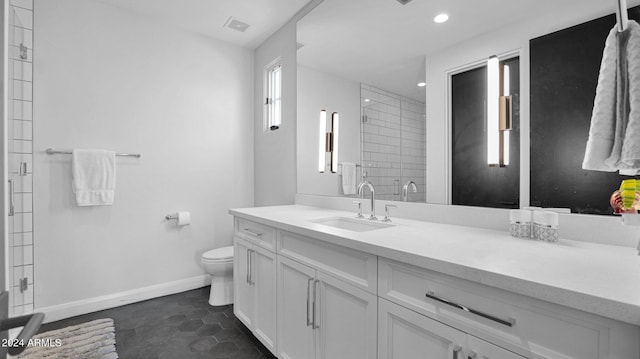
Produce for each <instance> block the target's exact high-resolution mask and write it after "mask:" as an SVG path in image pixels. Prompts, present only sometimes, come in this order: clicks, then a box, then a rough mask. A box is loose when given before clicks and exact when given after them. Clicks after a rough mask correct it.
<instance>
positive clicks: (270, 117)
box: [264, 58, 282, 131]
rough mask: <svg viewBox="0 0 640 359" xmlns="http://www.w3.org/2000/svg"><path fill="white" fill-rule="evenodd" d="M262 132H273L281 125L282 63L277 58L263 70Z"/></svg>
mask: <svg viewBox="0 0 640 359" xmlns="http://www.w3.org/2000/svg"><path fill="white" fill-rule="evenodd" d="M264 75H265V91H264V92H265V96H264V97H265V103H264V124H265V126H264V127H265V128H264V130H265V131H267V130H271V131H275V130H277V129H278V128H280V125H281V124H282V110H281V108H282V61H281V59H280V58H277V59H276V60H274V61H273V62H271V63H270V64H269V65H267V66H266V67H265V69H264Z"/></svg>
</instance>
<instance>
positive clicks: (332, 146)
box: [318, 110, 340, 173]
mask: <svg viewBox="0 0 640 359" xmlns="http://www.w3.org/2000/svg"><path fill="white" fill-rule="evenodd" d="M339 128H340V116H339V115H338V113H337V112H334V113H332V114H331V131H330V132H327V111H326V110H322V111H320V121H319V129H318V171H319V172H320V173H324V170H325V167H326V155H327V152H329V153H331V172H332V173H336V172H338V130H339Z"/></svg>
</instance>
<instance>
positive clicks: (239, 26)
mask: <svg viewBox="0 0 640 359" xmlns="http://www.w3.org/2000/svg"><path fill="white" fill-rule="evenodd" d="M222 26H223V27H228V28H230V29H233V30H237V31H240V32H245V31H247V29H248V28H249V24H247V23H246V22H242V21H240V20H238V19H236V18H234V17H233V16H230V17H229V20H227V22H225V23H224V25H222Z"/></svg>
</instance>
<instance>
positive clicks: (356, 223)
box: [311, 217, 393, 232]
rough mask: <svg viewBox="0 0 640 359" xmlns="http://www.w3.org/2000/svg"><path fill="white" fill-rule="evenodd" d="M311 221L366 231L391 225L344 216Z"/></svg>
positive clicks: (349, 229) (356, 230)
mask: <svg viewBox="0 0 640 359" xmlns="http://www.w3.org/2000/svg"><path fill="white" fill-rule="evenodd" d="M311 222H313V223H317V224H322V225H323V226H329V227H335V228H340V229H346V230H348V231H354V232H368V231H374V230H376V229H382V228H389V227H393V224H388V223H382V222H374V221H370V220H367V219H356V218H346V217H331V218H321V219H316V220H313V221H311Z"/></svg>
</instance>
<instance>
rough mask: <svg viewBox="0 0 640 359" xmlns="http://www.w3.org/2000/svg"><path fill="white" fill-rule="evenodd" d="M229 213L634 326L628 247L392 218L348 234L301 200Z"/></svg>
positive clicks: (639, 292)
mask: <svg viewBox="0 0 640 359" xmlns="http://www.w3.org/2000/svg"><path fill="white" fill-rule="evenodd" d="M229 213H230V214H232V215H234V216H237V217H240V218H245V219H248V220H252V221H256V222H259V223H263V224H266V225H270V226H275V227H278V228H281V229H284V230H287V231H290V232H294V233H298V234H301V235H306V236H313V237H316V238H319V239H320V240H324V241H327V242H330V243H334V244H338V245H342V246H345V247H349V248H352V249H356V250H360V251H364V252H367V253H371V254H374V255H377V256H381V257H386V258H390V259H393V260H397V261H400V262H404V263H408V264H413V265H416V266H419V267H423V268H426V269H431V270H434V271H438V272H442V273H444V274H448V275H451V276H455V277H459V278H463V279H466V280H470V281H474V282H478V283H482V284H486V285H489V286H493V287H496V288H500V289H504V290H507V291H510V292H514V293H518V294H522V295H525V296H529V297H533V298H537V299H541V300H545V301H548V302H552V303H556V304H560V305H564V306H568V307H571V308H575V309H579V310H583V311H586V312H590V313H594V314H598V315H601V316H604V317H608V318H612V319H616V320H620V321H623V322H627V323H631V324H634V325H640V256H638V254H637V251H636V249H634V248H629V247H620V246H609V245H603V244H596V243H590V242H582V241H571V240H565V239H562V238H561V239H560V241H559V242H557V243H546V242H540V241H533V240H527V239H520V238H513V237H511V236H510V235H509V233H507V232H502V231H496V230H488V229H481V228H474V227H464V226H454V225H447V224H439V223H431V222H423V221H415V220H407V219H402V218H393V217H392V220H393V224H394V226H393V227H390V228H383V229H376V230H373V231H368V232H354V231H349V230H344V229H339V228H334V227H329V226H325V225H322V224H317V223H313V222H311V221H312V220H317V219H321V218H328V217H348V218H353V217H354V215H355V213H354V212H346V211H339V210H333V209H325V208H317V207H309V206H301V205H290V206H274V207H256V208H243V209H232V210H229ZM365 221H366V220H365ZM561 225H562V224H561Z"/></svg>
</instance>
